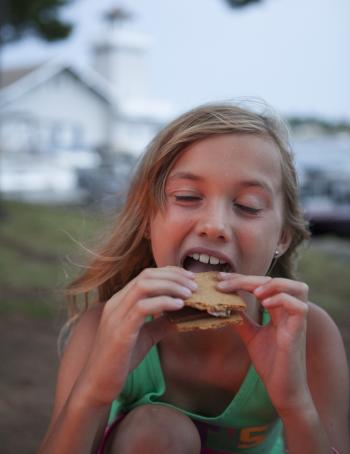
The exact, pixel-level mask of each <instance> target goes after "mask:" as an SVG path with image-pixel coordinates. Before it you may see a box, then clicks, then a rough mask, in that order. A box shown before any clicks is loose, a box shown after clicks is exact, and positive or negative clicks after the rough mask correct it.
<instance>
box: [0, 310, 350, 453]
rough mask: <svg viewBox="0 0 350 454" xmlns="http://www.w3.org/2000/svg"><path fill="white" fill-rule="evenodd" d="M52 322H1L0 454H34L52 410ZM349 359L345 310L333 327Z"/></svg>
mask: <svg viewBox="0 0 350 454" xmlns="http://www.w3.org/2000/svg"><path fill="white" fill-rule="evenodd" d="M58 325H59V323H58V322H57V321H45V320H37V319H27V318H24V317H12V318H2V319H0V333H1V335H0V337H1V342H0V364H1V375H0V376H1V380H0V421H1V424H0V440H1V448H0V450H1V452H2V454H17V453H18V454H27V453H28V454H30V453H35V452H36V450H37V448H38V445H39V443H40V440H41V438H42V437H43V434H44V433H45V430H46V427H47V424H48V421H49V417H50V413H51V407H52V399H53V392H54V386H55V376H56V371H57V365H58V356H57V353H56V338H57V332H58ZM338 325H339V327H340V329H341V332H342V335H343V338H344V342H345V344H346V349H347V355H348V358H349V359H350V310H349V312H348V317H343V318H342V321H341V324H340V323H338Z"/></svg>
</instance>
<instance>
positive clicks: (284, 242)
mask: <svg viewBox="0 0 350 454" xmlns="http://www.w3.org/2000/svg"><path fill="white" fill-rule="evenodd" d="M291 242H292V232H291V231H290V228H288V227H285V228H284V229H283V231H282V233H281V236H280V239H279V241H278V243H277V246H276V250H278V252H279V254H278V256H279V257H280V256H281V255H283V254H284V253H285V252H286V251H287V249H288V248H289V246H290V243H291Z"/></svg>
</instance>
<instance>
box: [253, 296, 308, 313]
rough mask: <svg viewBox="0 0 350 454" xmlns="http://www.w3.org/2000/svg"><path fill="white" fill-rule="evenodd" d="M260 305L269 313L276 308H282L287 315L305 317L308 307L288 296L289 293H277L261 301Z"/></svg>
mask: <svg viewBox="0 0 350 454" xmlns="http://www.w3.org/2000/svg"><path fill="white" fill-rule="evenodd" d="M261 304H262V305H263V306H264V307H265V308H266V309H268V310H269V311H271V310H272V309H276V308H283V309H284V310H285V312H287V313H288V314H289V315H299V316H303V317H306V315H307V314H308V311H309V306H308V304H307V303H305V302H304V301H301V300H299V299H298V298H296V297H294V296H292V295H290V294H289V293H278V294H277V295H273V296H271V297H269V298H265V299H264V300H262V302H261Z"/></svg>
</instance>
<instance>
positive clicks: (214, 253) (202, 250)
mask: <svg viewBox="0 0 350 454" xmlns="http://www.w3.org/2000/svg"><path fill="white" fill-rule="evenodd" d="M195 252H197V253H198V254H207V255H211V256H213V257H217V258H218V259H219V260H222V261H223V262H226V263H228V264H229V265H230V267H231V272H232V273H234V272H235V269H236V268H235V266H234V264H233V263H232V260H231V259H230V258H229V257H228V256H227V255H226V254H224V253H223V252H219V251H216V250H214V249H208V248H204V247H192V248H190V249H187V250H186V251H185V252H184V253H183V254H182V256H181V261H180V263H181V266H183V263H184V261H185V258H186V257H187V256H188V255H191V254H194V253H195Z"/></svg>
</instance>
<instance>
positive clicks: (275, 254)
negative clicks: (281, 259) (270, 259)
mask: <svg viewBox="0 0 350 454" xmlns="http://www.w3.org/2000/svg"><path fill="white" fill-rule="evenodd" d="M279 255H280V251H279V250H278V249H276V250H275V253H274V258H275V259H277V257H278V256H279Z"/></svg>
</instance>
